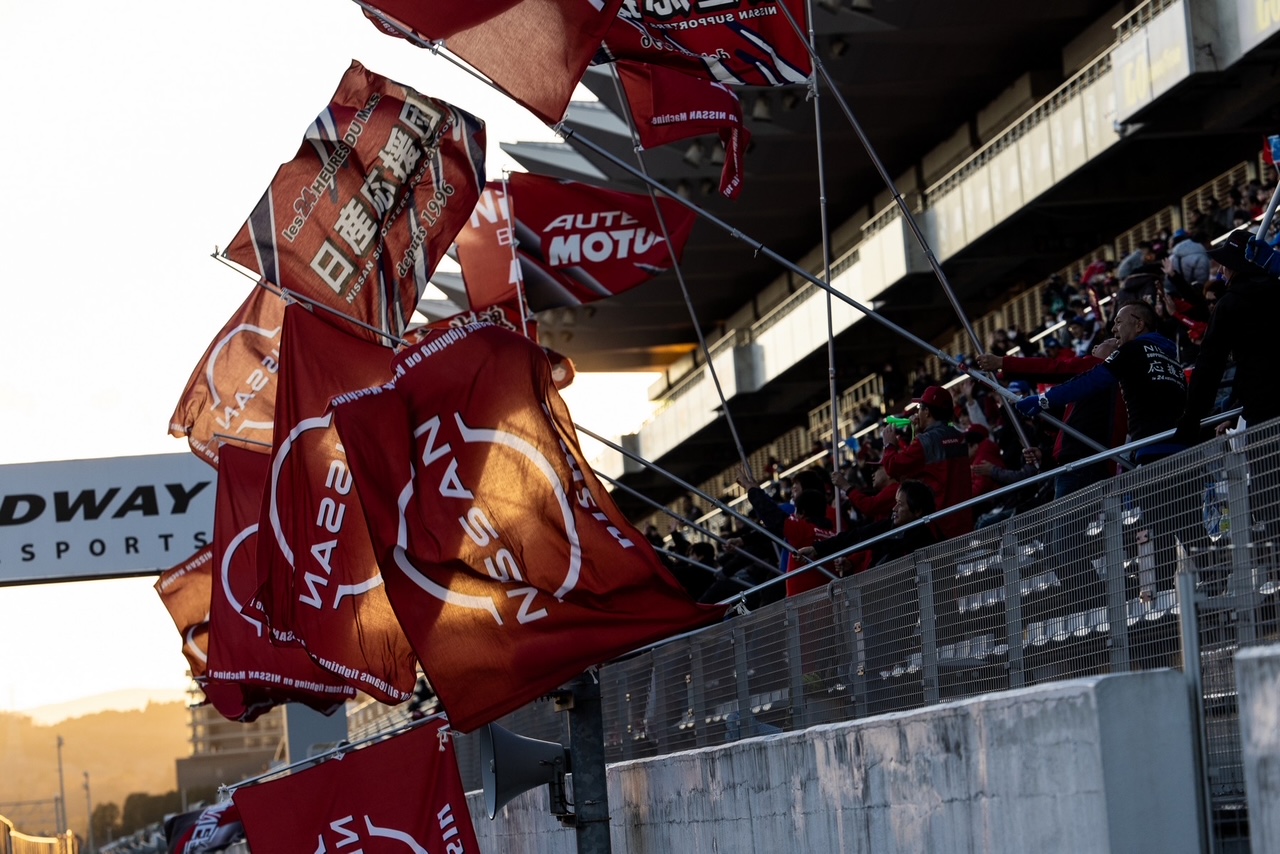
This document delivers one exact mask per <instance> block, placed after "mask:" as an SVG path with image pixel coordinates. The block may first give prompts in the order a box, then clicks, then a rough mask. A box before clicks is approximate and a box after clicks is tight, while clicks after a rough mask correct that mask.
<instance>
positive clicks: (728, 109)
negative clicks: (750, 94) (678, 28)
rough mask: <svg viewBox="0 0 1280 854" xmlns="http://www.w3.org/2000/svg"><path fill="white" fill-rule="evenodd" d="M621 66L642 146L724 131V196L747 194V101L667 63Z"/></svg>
mask: <svg viewBox="0 0 1280 854" xmlns="http://www.w3.org/2000/svg"><path fill="white" fill-rule="evenodd" d="M617 68H618V77H619V78H620V79H621V80H622V88H623V89H624V90H625V91H626V93H627V103H628V104H630V106H631V116H632V118H633V119H634V120H635V125H636V131H637V133H638V135H639V137H640V144H641V145H642V146H643V147H644V148H657V147H658V146H661V145H667V144H669V143H672V142H679V141H680V140H682V139H689V138H691V137H695V136H702V135H703V134H708V133H715V134H719V135H720V142H721V144H722V145H723V146H724V168H723V169H721V171H720V194H721V195H722V196H724V197H725V198H728V199H736V198H737V197H738V194H739V193H740V192H742V158H743V155H744V154H746V151H747V145H748V144H749V143H750V142H751V132H750V131H749V130H747V129H746V128H745V127H744V126H743V123H742V102H741V101H739V100H738V96H737V95H736V94H734V92H733V90H732V89H730V88H729V87H728V86H726V85H725V84H723V83H715V82H711V81H708V80H703V79H700V78H697V77H694V76H692V75H689V74H684V73H682V72H680V71H676V70H675V69H672V68H666V67H664V66H661V65H650V64H648V63H642V62H619V63H618V64H617Z"/></svg>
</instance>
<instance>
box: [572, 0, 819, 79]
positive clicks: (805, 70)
mask: <svg viewBox="0 0 1280 854" xmlns="http://www.w3.org/2000/svg"><path fill="white" fill-rule="evenodd" d="M780 3H786V5H787V9H788V10H789V11H790V12H791V15H792V17H793V18H795V20H796V23H797V24H799V25H800V30H801V32H803V31H804V28H805V26H806V23H805V22H806V21H807V20H808V18H807V17H806V16H805V5H806V4H805V0H753V1H752V2H751V3H738V2H725V0H699V2H697V3H692V2H653V0H625V2H623V4H622V10H621V12H620V13H619V15H618V19H617V21H615V22H614V25H613V26H612V27H610V28H609V32H608V33H606V34H605V37H604V47H603V49H602V50H601V52H600V54H597V56H596V61H597V62H612V61H614V60H619V59H631V60H635V61H636V62H647V63H651V64H653V65H665V66H668V67H670V68H674V69H676V70H678V71H683V72H685V73H686V74H692V75H694V76H696V77H702V78H705V79H707V80H715V81H717V82H719V83H729V84H734V85H739V86H786V85H788V84H792V85H798V84H802V83H805V82H807V81H808V79H809V74H810V73H811V72H812V70H813V65H812V62H811V60H810V58H809V51H808V49H807V47H806V46H805V43H804V42H803V41H801V39H800V38H799V37H798V36H797V35H796V33H795V30H793V29H792V28H791V24H790V23H789V22H788V21H787V18H786V16H785V15H784V14H783V13H782V12H781V11H779V10H778V8H777V7H778V5H779V4H780Z"/></svg>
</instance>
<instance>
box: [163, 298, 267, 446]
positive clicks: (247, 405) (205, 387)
mask: <svg viewBox="0 0 1280 854" xmlns="http://www.w3.org/2000/svg"><path fill="white" fill-rule="evenodd" d="M283 320H284V300H282V299H280V297H278V296H276V295H274V294H271V293H268V292H267V291H265V290H263V289H262V288H257V287H255V288H254V289H253V291H252V292H250V294H249V298H248V299H246V300H245V301H244V303H242V304H241V306H240V308H238V309H237V310H236V313H235V314H233V315H231V319H230V320H228V321H227V323H226V325H224V326H223V327H222V331H220V332H219V333H218V336H217V337H216V338H214V339H213V341H212V342H211V343H210V344H209V348H208V349H207V350H205V351H204V356H202V357H201V358H200V362H199V363H198V364H197V365H196V369H195V370H194V371H193V372H192V374H191V379H189V380H187V387H186V388H185V389H183V391H182V397H181V398H180V399H179V401H178V407H177V409H175V410H174V411H173V415H172V416H171V417H170V418H169V433H170V435H173V436H178V437H183V436H185V437H186V438H187V442H188V443H189V444H190V445H191V450H192V452H193V453H194V454H195V455H196V456H197V457H199V458H200V459H202V460H204V461H205V462H207V463H208V464H209V465H211V466H213V467H214V468H217V467H218V447H219V445H220V444H221V443H220V442H219V441H218V440H217V439H215V438H214V435H213V434H214V433H220V434H222V435H225V436H235V437H237V438H240V439H244V440H246V441H248V442H262V443H265V444H268V445H269V444H271V423H272V419H273V417H274V415H275V405H276V386H275V379H276V372H277V371H278V370H279V368H280V327H281V323H282V322H283Z"/></svg>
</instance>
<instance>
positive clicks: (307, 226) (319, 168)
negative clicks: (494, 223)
mask: <svg viewBox="0 0 1280 854" xmlns="http://www.w3.org/2000/svg"><path fill="white" fill-rule="evenodd" d="M484 141H485V137H484V123H483V122H481V121H480V120H479V119H477V118H476V117H475V116H472V115H470V114H469V113H466V112H463V111H462V110H459V109H458V108H457V107H454V106H452V105H450V104H447V103H445V102H444V101H440V100H437V99H435V98H430V97H428V96H426V95H423V94H421V93H419V92H416V91H414V90H413V89H410V88H409V87H407V86H403V85H401V84H399V83H396V82H394V81H392V80H388V79H387V78H385V77H382V76H379V75H377V74H374V73H373V72H372V71H368V70H367V69H365V67H364V66H362V65H361V64H360V63H358V62H352V63H351V67H350V68H349V69H348V70H347V73H346V74H345V75H343V77H342V82H341V83H340V84H339V85H338V91H337V92H335V93H334V96H333V100H331V101H330V102H329V106H328V107H327V108H326V109H325V111H324V112H323V113H321V114H320V116H319V117H318V118H317V119H316V120H315V122H313V123H312V125H311V127H310V128H309V129H308V131H307V135H306V138H305V139H304V140H303V143H302V147H301V148H300V149H299V151H298V154H297V156H296V157H294V159H293V160H291V161H289V162H288V163H286V164H284V165H283V166H281V167H280V169H279V171H277V172H276V175H275V178H274V179H272V181H271V186H270V187H268V188H267V192H266V193H264V194H263V196H262V199H261V200H260V201H259V202H258V205H257V207H255V208H254V209H253V213H251V214H250V215H249V219H248V221H247V222H246V223H245V224H244V225H243V226H241V228H240V231H238V232H237V233H236V236H235V238H234V239H233V240H232V241H231V244H230V245H229V246H228V247H227V250H226V252H225V253H224V254H225V255H226V257H228V258H230V259H231V260H233V261H235V262H237V263H239V264H243V265H244V266H246V267H248V268H250V269H252V270H254V271H255V272H257V273H259V274H261V275H262V277H263V278H265V279H266V280H267V281H269V282H274V283H275V284H277V285H279V286H280V287H282V288H285V289H288V290H290V291H295V292H297V293H299V294H301V295H303V296H305V297H306V298H307V299H310V300H315V301H317V302H321V303H324V304H325V305H327V306H329V307H330V308H333V309H335V310H336V311H339V312H341V313H343V314H346V315H350V316H351V317H354V318H356V319H357V320H360V321H363V322H364V323H367V324H369V325H371V326H374V327H376V328H378V329H381V330H383V331H384V332H387V333H389V334H392V335H399V334H400V333H401V332H403V331H404V328H405V324H406V323H407V321H408V319H409V318H410V317H411V316H412V315H413V310H414V307H415V306H416V305H417V304H418V300H419V299H420V298H421V296H422V292H423V290H425V289H426V286H427V283H428V281H430V279H431V273H432V272H433V271H434V270H435V268H436V264H437V263H439V261H440V257H441V256H442V255H443V254H444V252H445V251H446V250H447V249H448V247H449V243H450V242H451V241H452V240H453V236H454V235H455V234H456V233H457V232H458V229H459V228H461V227H462V224H463V223H464V222H466V220H467V217H468V216H470V214H471V209H472V208H473V207H475V203H476V199H477V198H478V197H479V195H480V190H481V189H483V188H484ZM325 320H326V321H327V322H333V323H339V324H342V325H343V326H344V328H347V329H348V331H350V332H351V333H352V334H353V335H361V336H363V337H367V338H372V339H374V340H383V339H381V338H380V337H379V336H377V335H375V334H374V333H371V332H367V331H362V330H360V329H359V328H358V327H355V326H354V325H351V324H346V323H344V322H343V321H342V320H341V319H340V318H334V317H333V316H331V315H328V314H326V315H325Z"/></svg>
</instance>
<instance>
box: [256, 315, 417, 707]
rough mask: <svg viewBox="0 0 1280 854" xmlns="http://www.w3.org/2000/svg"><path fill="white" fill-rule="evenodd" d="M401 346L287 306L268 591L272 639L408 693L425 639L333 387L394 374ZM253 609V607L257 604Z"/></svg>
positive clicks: (270, 502)
mask: <svg viewBox="0 0 1280 854" xmlns="http://www.w3.org/2000/svg"><path fill="white" fill-rule="evenodd" d="M391 358H392V351H391V350H390V349H388V348H386V347H379V346H377V345H376V344H370V343H368V342H367V341H362V340H360V339H358V338H353V337H352V336H350V335H347V334H346V333H344V332H342V331H341V330H339V329H337V328H335V327H333V326H330V325H329V324H327V323H324V322H322V321H320V320H318V319H316V318H315V317H312V316H311V313H310V312H308V311H307V310H306V309H304V308H301V307H300V306H297V305H291V306H289V307H287V308H286V309H285V313H284V334H283V336H282V338H281V351H280V377H279V380H278V382H279V387H278V389H277V395H276V429H275V439H274V442H275V444H274V447H273V449H272V458H271V473H270V476H269V478H268V480H267V485H266V488H265V490H264V495H263V502H262V513H261V517H260V521H259V525H260V527H259V529H258V531H259V536H258V579H259V589H258V599H259V601H260V602H261V605H262V608H263V615H264V617H265V618H266V621H267V624H268V627H269V628H270V629H271V630H272V640H273V641H276V642H281V641H284V642H289V641H293V642H297V643H300V644H301V645H302V646H304V647H305V648H306V650H307V652H308V653H310V655H311V657H312V658H314V659H315V660H316V661H317V662H318V663H319V664H320V665H321V666H322V667H324V668H325V669H326V670H330V671H333V672H334V673H337V674H339V675H341V676H343V677H345V678H346V679H347V681H348V683H349V684H351V685H353V686H354V687H356V688H359V689H360V690H362V691H364V692H366V693H368V694H370V695H372V696H373V697H376V698H377V699H379V700H381V701H382V702H384V703H399V702H403V701H404V700H407V699H408V698H409V695H410V693H411V692H412V691H413V685H414V681H415V679H416V672H415V671H416V668H415V664H414V657H413V650H412V649H411V648H410V647H409V644H408V642H407V641H406V640H405V636H404V633H403V632H402V631H401V630H400V626H399V625H398V624H397V622H396V618H395V614H394V613H393V612H392V610H391V606H390V605H389V604H388V602H387V594H386V589H385V588H384V587H383V586H382V576H381V575H380V574H379V572H378V565H377V561H376V560H375V558H374V553H373V546H372V545H371V544H370V542H369V534H368V531H367V530H366V528H365V525H364V518H363V516H362V514H361V512H360V491H359V489H358V488H357V487H356V485H355V484H354V483H353V482H352V479H351V473H350V472H349V471H348V469H347V457H346V454H345V453H344V451H343V446H342V443H341V442H340V441H339V439H338V433H337V431H336V430H334V429H333V427H332V418H333V416H332V415H331V414H330V413H328V412H326V409H327V407H328V403H329V398H330V397H331V396H333V395H335V394H339V393H341V392H343V391H345V390H347V389H352V388H361V387H363V386H366V385H369V384H370V383H376V382H382V381H384V380H386V379H387V378H388V377H390V376H391ZM250 610H252V609H250Z"/></svg>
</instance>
